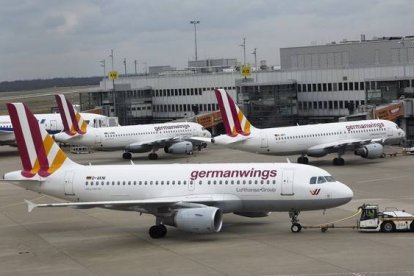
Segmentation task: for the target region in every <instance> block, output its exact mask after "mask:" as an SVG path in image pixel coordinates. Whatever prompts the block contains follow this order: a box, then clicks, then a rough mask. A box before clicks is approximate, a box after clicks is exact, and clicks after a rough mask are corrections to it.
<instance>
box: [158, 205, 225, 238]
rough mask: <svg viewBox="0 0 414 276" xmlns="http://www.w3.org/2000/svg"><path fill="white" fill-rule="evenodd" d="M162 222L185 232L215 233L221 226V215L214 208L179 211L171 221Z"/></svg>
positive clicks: (217, 209)
mask: <svg viewBox="0 0 414 276" xmlns="http://www.w3.org/2000/svg"><path fill="white" fill-rule="evenodd" d="M163 222H164V223H165V224H167V225H172V226H175V227H177V228H178V229H180V230H182V231H186V232H191V233H199V234H206V233H217V232H219V231H220V230H221V226H222V225H223V215H222V213H221V211H220V209H219V208H216V207H203V208H188V209H179V210H178V211H177V213H176V214H175V216H174V220H173V221H163Z"/></svg>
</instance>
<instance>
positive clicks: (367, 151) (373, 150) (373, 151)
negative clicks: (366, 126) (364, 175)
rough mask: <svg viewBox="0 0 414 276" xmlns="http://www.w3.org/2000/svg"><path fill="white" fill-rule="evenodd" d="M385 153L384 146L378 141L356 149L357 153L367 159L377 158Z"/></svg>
mask: <svg viewBox="0 0 414 276" xmlns="http://www.w3.org/2000/svg"><path fill="white" fill-rule="evenodd" d="M383 153H384V147H383V146H382V145H381V144H378V143H372V144H368V145H365V146H362V147H360V148H357V149H356V150H355V154H356V155H359V156H361V157H362V158H366V159H375V158H379V157H381V155H382V154H383Z"/></svg>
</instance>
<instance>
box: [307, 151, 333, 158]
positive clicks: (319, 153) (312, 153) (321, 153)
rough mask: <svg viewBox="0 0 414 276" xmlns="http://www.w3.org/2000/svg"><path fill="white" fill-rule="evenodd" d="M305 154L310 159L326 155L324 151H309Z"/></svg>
mask: <svg viewBox="0 0 414 276" xmlns="http://www.w3.org/2000/svg"><path fill="white" fill-rule="evenodd" d="M306 154H307V155H308V156H311V157H322V156H325V155H327V154H328V153H327V152H326V150H324V149H309V150H308V151H307V152H306Z"/></svg>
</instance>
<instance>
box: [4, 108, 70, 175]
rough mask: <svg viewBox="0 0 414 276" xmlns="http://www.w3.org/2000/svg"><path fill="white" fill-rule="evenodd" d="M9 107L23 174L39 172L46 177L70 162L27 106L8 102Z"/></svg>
mask: <svg viewBox="0 0 414 276" xmlns="http://www.w3.org/2000/svg"><path fill="white" fill-rule="evenodd" d="M7 109H8V111H9V114H10V119H11V122H12V125H13V129H14V134H15V136H16V142H17V146H18V148H19V152H20V158H21V160H22V165H23V170H22V175H23V176H25V177H33V176H34V175H36V174H39V175H40V176H43V177H46V176H49V175H51V174H52V173H54V172H55V171H56V170H57V169H59V168H60V167H61V166H62V165H63V164H64V163H65V162H70V159H69V158H67V156H66V154H65V153H64V152H63V151H62V150H61V149H60V148H59V146H58V145H57V144H56V143H55V141H53V138H52V137H51V136H50V135H49V134H48V133H47V131H46V130H45V129H44V128H43V127H42V126H40V125H39V122H38V121H37V119H36V118H35V116H34V115H33V114H32V112H31V111H30V110H29V109H28V108H27V106H25V105H24V104H22V103H8V104H7Z"/></svg>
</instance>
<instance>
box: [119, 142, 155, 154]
mask: <svg viewBox="0 0 414 276" xmlns="http://www.w3.org/2000/svg"><path fill="white" fill-rule="evenodd" d="M125 150H126V151H128V152H133V153H143V152H149V151H151V150H152V147H151V146H143V145H135V144H131V145H129V146H127V147H125Z"/></svg>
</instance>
